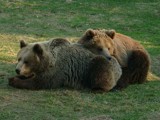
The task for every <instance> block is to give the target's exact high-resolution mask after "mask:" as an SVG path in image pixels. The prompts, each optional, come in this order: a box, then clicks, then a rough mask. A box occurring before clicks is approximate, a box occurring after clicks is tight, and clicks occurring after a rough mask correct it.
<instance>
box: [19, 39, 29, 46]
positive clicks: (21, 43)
mask: <svg viewBox="0 0 160 120" xmlns="http://www.w3.org/2000/svg"><path fill="white" fill-rule="evenodd" d="M26 46H27V43H26V42H25V41H24V40H20V48H23V47H26Z"/></svg>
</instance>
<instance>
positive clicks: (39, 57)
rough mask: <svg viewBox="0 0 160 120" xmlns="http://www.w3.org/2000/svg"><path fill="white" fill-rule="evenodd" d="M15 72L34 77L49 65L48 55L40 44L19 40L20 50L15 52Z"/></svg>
mask: <svg viewBox="0 0 160 120" xmlns="http://www.w3.org/2000/svg"><path fill="white" fill-rule="evenodd" d="M17 59H18V63H17V65H16V73H17V74H19V75H21V76H24V77H26V78H30V77H34V76H35V75H36V74H37V73H38V72H43V71H45V70H47V68H48V67H49V56H48V55H47V53H46V52H45V50H44V46H42V45H41V44H38V43H35V44H27V43H25V42H24V41H23V40H21V41H20V51H19V52H18V54H17Z"/></svg>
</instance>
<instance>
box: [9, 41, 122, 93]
mask: <svg viewBox="0 0 160 120" xmlns="http://www.w3.org/2000/svg"><path fill="white" fill-rule="evenodd" d="M20 46H21V50H20V51H19V53H18V56H17V57H18V64H17V67H16V71H19V72H18V73H19V75H18V76H16V77H13V78H10V79H9V85H11V86H13V87H16V88H25V89H54V88H60V87H70V88H75V89H82V88H89V89H94V88H96V89H101V90H103V91H109V90H111V89H112V88H113V87H114V86H115V85H116V84H115V83H116V82H117V80H118V79H119V78H120V76H121V74H122V71H121V68H120V65H119V63H118V62H117V60H116V59H115V58H114V57H113V58H112V60H111V61H108V60H107V59H105V57H103V56H98V55H95V54H93V53H91V52H90V51H88V50H86V49H84V48H81V47H78V46H75V45H71V44H70V43H69V42H68V41H67V40H65V39H54V40H50V41H46V42H42V43H34V44H28V45H27V44H25V43H24V42H23V41H21V45H20ZM24 66H25V67H24ZM96 66H100V67H96ZM104 66H105V67H104ZM106 66H108V67H106ZM26 68H27V72H22V71H26V70H25V69H26ZM23 69H24V70H23ZM28 69H29V70H28ZM115 76H116V77H115Z"/></svg>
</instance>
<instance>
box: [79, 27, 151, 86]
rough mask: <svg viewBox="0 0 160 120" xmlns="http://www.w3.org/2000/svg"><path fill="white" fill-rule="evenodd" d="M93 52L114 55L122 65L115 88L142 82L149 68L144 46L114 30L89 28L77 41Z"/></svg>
mask: <svg viewBox="0 0 160 120" xmlns="http://www.w3.org/2000/svg"><path fill="white" fill-rule="evenodd" d="M78 43H79V44H81V45H82V46H84V47H85V48H87V49H89V50H90V51H91V52H93V53H95V54H101V55H104V56H106V57H107V58H110V56H114V57H115V58H116V59H117V60H118V62H119V64H120V65H121V67H122V76H121V78H120V79H119V81H118V82H117V86H116V88H119V89H121V88H125V87H127V86H128V85H129V84H135V83H144V82H145V81H146V78H147V74H148V71H149V68H150V57H149V54H148V53H147V51H146V50H145V49H144V47H143V46H142V45H141V44H140V43H138V42H137V41H135V40H134V39H132V38H130V37H128V36H126V35H123V34H120V33H116V32H115V31H114V30H105V29H103V30H93V29H89V30H87V31H86V32H85V34H84V35H83V36H82V37H81V38H80V40H79V41H78Z"/></svg>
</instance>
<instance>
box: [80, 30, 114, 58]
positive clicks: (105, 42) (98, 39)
mask: <svg viewBox="0 0 160 120" xmlns="http://www.w3.org/2000/svg"><path fill="white" fill-rule="evenodd" d="M78 43H80V44H82V45H83V46H84V47H85V48H87V49H89V50H90V51H91V52H93V53H94V54H98V55H103V56H105V57H107V58H110V56H111V55H113V54H114V42H113V40H112V38H111V37H109V36H108V35H107V34H106V33H105V32H102V31H99V30H87V32H86V33H85V35H84V36H83V37H82V38H81V39H80V40H79V41H78Z"/></svg>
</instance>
